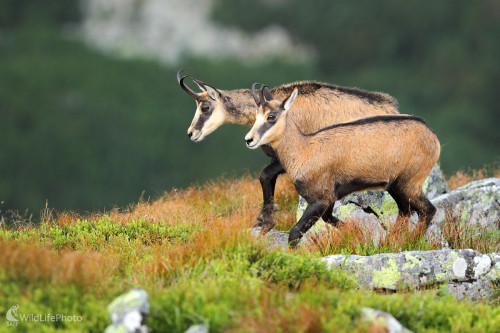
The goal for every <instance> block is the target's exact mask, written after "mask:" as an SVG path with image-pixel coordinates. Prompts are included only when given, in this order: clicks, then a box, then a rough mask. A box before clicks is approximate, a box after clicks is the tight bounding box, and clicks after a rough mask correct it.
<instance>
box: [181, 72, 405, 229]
mask: <svg viewBox="0 0 500 333" xmlns="http://www.w3.org/2000/svg"><path fill="white" fill-rule="evenodd" d="M181 72H182V70H180V71H178V72H177V81H178V82H179V85H180V86H181V87H182V89H184V90H185V91H186V92H187V93H188V94H189V95H190V96H191V97H193V98H194V99H195V101H196V112H195V115H194V118H193V121H192V122H191V126H190V127H189V129H188V131H187V134H188V136H189V138H190V139H191V140H192V141H194V142H200V141H201V140H203V139H204V138H205V137H206V136H207V135H209V134H210V133H212V132H213V131H215V130H216V129H217V128H218V127H219V126H221V125H222V124H224V123H235V124H240V125H245V126H248V127H251V126H252V125H253V124H254V122H255V114H256V108H255V102H254V100H253V96H252V91H251V90H250V89H239V90H226V91H225V90H219V89H216V88H214V87H212V86H210V85H208V84H206V83H204V82H202V81H199V80H196V79H193V81H194V82H195V83H196V84H197V85H198V86H199V88H200V89H201V90H203V92H201V93H196V92H194V91H193V90H192V89H190V88H189V87H188V86H187V85H186V84H185V83H184V79H185V78H186V76H182V77H181ZM294 89H298V92H299V94H298V96H297V98H296V101H295V103H294V106H293V108H292V109H291V110H290V114H292V115H293V117H294V120H295V122H296V123H297V124H298V125H299V126H300V128H301V129H302V130H303V131H306V132H308V133H309V132H314V131H317V130H319V129H321V128H323V127H325V126H328V125H332V124H336V123H340V122H346V121H350V120H355V119H359V118H363V117H367V116H370V115H379V114H380V115H381V114H398V113H399V112H398V106H397V102H396V100H395V99H394V98H392V97H391V96H389V95H386V94H383V93H379V92H368V91H364V90H360V89H354V88H345V87H339V86H335V85H331V84H327V83H322V82H312V81H302V82H294V83H289V84H285V85H282V86H279V87H276V88H273V89H271V93H272V94H273V96H275V97H276V98H278V99H284V98H285V97H287V96H289V95H290V93H291V92H292V91H293V90H294ZM262 150H263V151H264V152H265V153H266V154H267V155H268V156H270V157H271V159H272V160H271V163H270V164H269V165H268V166H267V167H265V168H264V170H262V173H261V174H260V183H261V186H262V192H263V200H264V202H263V207H262V209H261V211H260V213H259V215H258V216H257V219H256V221H255V224H254V226H262V228H263V229H264V230H270V229H272V228H273V227H274V210H275V207H274V188H275V185H276V179H277V177H278V175H280V174H282V173H284V172H285V170H284V169H283V166H282V165H281V163H280V161H279V160H278V158H277V157H276V154H275V152H274V151H273V149H272V148H270V147H269V146H266V145H264V146H262Z"/></svg>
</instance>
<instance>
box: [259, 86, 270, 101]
mask: <svg viewBox="0 0 500 333" xmlns="http://www.w3.org/2000/svg"><path fill="white" fill-rule="evenodd" d="M267 87H268V86H267V85H265V84H263V85H262V87H260V100H261V101H262V102H265V101H266V99H265V98H264V88H267Z"/></svg>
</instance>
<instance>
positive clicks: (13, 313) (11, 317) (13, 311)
mask: <svg viewBox="0 0 500 333" xmlns="http://www.w3.org/2000/svg"><path fill="white" fill-rule="evenodd" d="M17 309H19V304H16V305H13V306H12V307H11V308H10V309H9V311H7V314H6V315H5V317H7V320H8V321H9V322H8V323H7V326H17V323H18V321H19V320H18V319H17V318H16V317H18V316H19V315H18V314H17Z"/></svg>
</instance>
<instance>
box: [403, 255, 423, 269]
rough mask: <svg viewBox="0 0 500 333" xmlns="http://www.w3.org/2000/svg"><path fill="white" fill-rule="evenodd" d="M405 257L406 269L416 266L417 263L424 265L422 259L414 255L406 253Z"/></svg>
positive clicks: (404, 266) (404, 265)
mask: <svg viewBox="0 0 500 333" xmlns="http://www.w3.org/2000/svg"><path fill="white" fill-rule="evenodd" d="M405 259H406V263H404V264H403V269H404V270H406V269H411V268H414V267H415V266H417V265H418V266H422V263H421V262H420V260H418V258H417V257H415V256H412V255H411V254H409V253H405Z"/></svg>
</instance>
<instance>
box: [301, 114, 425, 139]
mask: <svg viewBox="0 0 500 333" xmlns="http://www.w3.org/2000/svg"><path fill="white" fill-rule="evenodd" d="M408 120H415V121H418V122H421V123H422V124H424V125H425V126H427V123H426V122H425V120H424V119H423V118H420V117H417V116H375V117H368V118H362V119H358V120H355V121H351V122H348V123H341V124H335V125H331V126H328V127H324V128H322V129H320V130H318V131H316V132H313V133H309V134H305V133H304V132H302V131H301V130H300V128H299V127H298V126H297V124H295V122H294V124H295V126H297V128H298V129H299V131H300V133H302V135H304V136H313V135H316V134H318V133H321V132H324V131H328V130H331V129H334V128H340V127H350V126H352V127H355V126H363V125H369V124H374V123H378V122H382V123H389V122H399V121H408Z"/></svg>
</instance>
